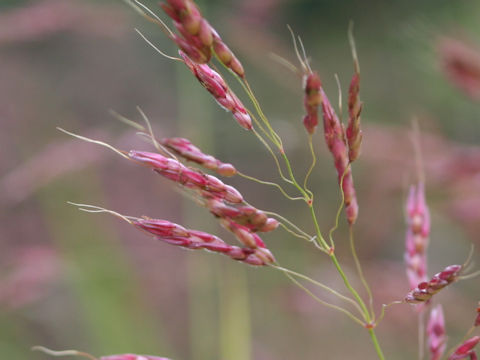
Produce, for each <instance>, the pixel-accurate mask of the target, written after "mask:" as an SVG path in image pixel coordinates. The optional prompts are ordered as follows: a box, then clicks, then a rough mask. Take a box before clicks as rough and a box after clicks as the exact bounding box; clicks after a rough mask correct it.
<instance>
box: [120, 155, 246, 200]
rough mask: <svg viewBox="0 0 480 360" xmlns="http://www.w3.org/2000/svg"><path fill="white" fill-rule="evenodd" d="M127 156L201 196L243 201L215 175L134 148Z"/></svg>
mask: <svg viewBox="0 0 480 360" xmlns="http://www.w3.org/2000/svg"><path fill="white" fill-rule="evenodd" d="M128 156H129V157H130V158H131V159H132V160H135V161H138V162H140V163H142V164H144V165H147V166H149V167H151V168H152V169H153V170H154V171H155V172H157V173H158V174H160V175H162V176H163V177H165V178H167V179H169V180H172V181H174V182H176V183H178V184H180V185H182V186H184V187H186V188H188V189H192V190H196V191H197V192H198V193H199V194H201V196H203V197H206V198H216V199H222V200H226V201H228V202H231V203H235V204H239V203H241V202H243V197H242V195H241V194H240V193H239V192H238V190H236V189H235V188H233V187H232V186H229V185H226V184H224V183H223V182H222V181H221V180H220V179H218V178H216V177H215V176H212V175H208V174H203V173H201V172H199V171H198V170H194V169H191V168H188V167H186V166H185V165H183V164H182V163H180V162H179V161H177V160H175V159H170V158H167V157H165V156H163V155H160V154H156V153H151V152H146V151H134V150H132V151H130V152H129V153H128Z"/></svg>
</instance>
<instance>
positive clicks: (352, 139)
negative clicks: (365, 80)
mask: <svg viewBox="0 0 480 360" xmlns="http://www.w3.org/2000/svg"><path fill="white" fill-rule="evenodd" d="M356 69H357V67H356ZM362 107H363V103H362V102H361V101H360V73H359V72H358V71H357V70H356V71H355V73H354V74H353V77H352V80H351V82H350V88H349V91H348V126H347V131H346V135H347V142H348V158H349V160H350V162H351V163H352V162H353V161H355V160H356V159H357V158H358V156H359V155H360V145H361V144H362V137H363V136H362V130H361V129H360V113H361V112H362Z"/></svg>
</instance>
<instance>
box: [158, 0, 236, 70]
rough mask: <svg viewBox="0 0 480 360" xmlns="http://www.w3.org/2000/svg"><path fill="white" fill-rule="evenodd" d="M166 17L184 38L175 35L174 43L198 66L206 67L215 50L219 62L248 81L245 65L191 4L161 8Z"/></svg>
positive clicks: (170, 1) (176, 1)
mask: <svg viewBox="0 0 480 360" xmlns="http://www.w3.org/2000/svg"><path fill="white" fill-rule="evenodd" d="M160 6H161V7H162V9H163V10H164V11H165V13H166V14H167V15H168V16H170V17H171V18H172V20H173V23H174V25H175V27H176V28H177V30H178V31H179V33H180V34H181V36H179V35H175V34H174V35H172V39H173V41H175V43H176V44H177V45H178V47H179V48H180V49H181V50H182V51H183V52H184V53H186V54H187V55H188V57H189V58H190V59H192V60H193V61H194V62H196V63H198V64H205V63H207V62H209V61H210V59H211V57H212V49H213V51H214V52H215V53H216V54H217V56H218V59H219V60H220V61H221V62H222V63H223V64H224V65H225V66H227V67H228V68H229V69H231V70H232V71H233V72H235V73H236V74H237V75H238V76H240V77H244V76H245V71H244V69H243V66H242V64H241V63H240V61H239V60H238V59H237V58H236V56H235V55H234V54H233V52H232V51H231V50H230V49H229V48H228V46H227V45H226V44H225V43H224V42H223V41H222V38H221V37H220V36H219V35H218V33H217V32H216V31H215V30H214V29H213V28H212V26H211V25H210V24H209V23H208V21H207V20H205V19H204V18H203V16H202V14H201V13H200V10H199V9H198V7H197V6H196V5H195V3H194V2H193V1H191V0H167V3H163V4H160Z"/></svg>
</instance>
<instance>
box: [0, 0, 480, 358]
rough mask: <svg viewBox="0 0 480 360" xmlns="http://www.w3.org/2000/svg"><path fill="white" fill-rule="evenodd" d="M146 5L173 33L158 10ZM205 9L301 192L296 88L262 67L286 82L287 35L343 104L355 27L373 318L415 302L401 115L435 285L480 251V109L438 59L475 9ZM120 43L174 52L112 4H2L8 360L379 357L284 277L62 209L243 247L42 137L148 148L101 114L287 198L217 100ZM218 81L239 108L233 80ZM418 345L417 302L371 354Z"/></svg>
mask: <svg viewBox="0 0 480 360" xmlns="http://www.w3.org/2000/svg"><path fill="white" fill-rule="evenodd" d="M145 3H146V4H147V5H148V6H149V7H150V8H152V9H154V10H155V11H156V12H157V13H158V14H160V16H162V18H163V19H165V20H167V19H166V17H165V16H164V14H162V12H161V10H160V9H159V8H158V7H157V4H156V2H155V1H145ZM199 5H200V7H201V8H202V11H203V13H204V15H205V16H206V17H207V18H208V19H209V21H210V22H211V24H212V25H213V26H214V27H215V28H216V29H217V30H218V31H219V33H220V34H222V37H223V39H224V40H225V42H226V43H227V44H228V45H229V46H230V47H231V48H232V49H233V50H234V51H235V53H236V54H237V56H238V57H239V58H240V59H241V61H242V63H243V64H244V66H245V68H246V72H247V78H248V79H249V82H250V84H251V85H252V87H253V89H254V91H255V93H256V95H257V97H258V99H259V100H260V102H261V103H262V104H263V107H264V111H265V112H266V114H267V116H268V117H269V119H270V121H271V122H272V124H273V125H274V127H275V128H276V129H277V130H278V133H279V134H280V135H281V136H282V138H283V141H284V144H285V148H286V151H287V153H288V155H289V157H290V158H291V160H292V162H293V164H294V168H295V170H296V171H297V173H298V174H300V175H299V177H301V176H302V174H304V173H305V171H306V169H307V168H308V166H309V164H310V161H311V159H310V155H309V152H308V148H307V146H306V136H305V130H304V129H303V127H302V125H301V120H302V117H303V111H304V110H303V105H302V104H303V103H302V102H303V95H302V88H301V86H302V84H301V79H300V78H299V77H297V76H296V75H295V74H293V73H292V72H290V71H289V70H288V69H286V68H285V67H283V66H282V65H280V64H279V63H278V62H275V61H274V60H273V59H272V56H271V53H275V54H278V55H280V56H282V57H284V58H286V59H288V60H289V61H291V62H293V63H295V64H297V60H296V58H295V55H294V51H293V46H292V43H291V37H290V34H289V32H288V30H287V27H286V24H290V25H291V26H292V28H293V29H294V31H295V32H296V33H297V34H299V35H300V36H301V38H302V40H303V42H304V44H305V48H306V51H307V53H308V55H309V57H310V58H311V65H312V67H313V68H314V69H317V70H318V72H319V74H320V76H321V77H322V81H323V83H324V86H325V89H326V91H327V93H328V94H329V96H330V99H331V101H332V103H334V104H336V103H337V92H338V90H337V85H336V82H335V78H334V74H338V76H339V79H340V83H341V85H342V88H343V96H344V100H345V97H346V93H347V89H348V84H349V81H350V78H351V76H352V73H353V66H352V59H351V54H350V48H349V44H348V38H347V29H348V24H349V22H350V21H351V20H352V21H354V24H355V30H354V33H355V39H356V43H357V50H358V54H359V59H360V65H361V71H362V84H361V97H362V100H363V101H364V111H363V116H362V121H363V127H364V147H363V154H362V157H361V158H360V160H359V161H358V162H357V163H356V164H355V165H354V166H353V171H354V178H355V181H356V188H357V193H358V197H359V202H360V218H359V221H358V225H357V226H356V230H355V231H356V235H355V237H356V242H357V245H358V252H359V255H360V258H361V260H362V263H363V265H364V267H365V272H366V275H367V278H368V279H369V280H370V283H371V285H372V288H373V290H374V293H375V298H376V302H375V306H376V309H377V311H379V309H380V306H381V304H382V303H388V302H390V301H393V300H397V299H401V298H402V297H403V296H404V295H405V293H406V292H407V291H408V283H407V279H406V276H405V269H404V264H403V252H404V234H405V224H404V201H405V195H406V192H407V189H408V185H409V184H410V183H412V182H413V181H415V179H416V175H415V166H414V165H415V164H414V152H413V145H412V141H411V136H410V131H411V130H410V129H411V120H412V118H414V117H416V118H417V119H418V122H419V124H420V127H421V129H422V150H423V157H424V162H425V171H426V177H427V197H428V202H429V205H430V210H431V213H432V235H431V243H430V248H429V274H430V275H433V274H434V273H436V272H438V271H440V270H441V269H443V268H444V267H445V266H447V265H449V264H453V263H463V262H464V260H465V258H466V257H467V254H468V252H469V248H470V243H476V244H477V245H478V242H479V241H478V230H480V211H479V210H480V182H479V179H480V177H479V174H480V148H479V147H478V144H479V136H480V103H479V101H476V100H475V99H473V98H472V97H469V96H467V95H466V94H465V93H464V92H462V91H461V89H459V88H458V87H456V86H455V85H454V84H452V83H451V82H450V81H449V79H448V77H447V76H446V75H445V72H444V71H443V70H444V68H443V67H442V60H441V59H442V58H441V52H439V44H441V42H442V41H443V40H442V39H445V38H446V37H449V38H456V39H459V40H460V41H464V42H466V43H468V44H474V45H473V46H475V45H478V44H479V43H480V38H479V36H478V34H479V33H480V2H478V1H463V0H462V1H451V0H450V1H447V0H435V1H434V0H426V1H422V2H418V1H413V0H408V1H390V2H386V1H378V0H368V1H359V0H357V1H353V0H352V1H333V0H322V1H313V0H312V1H302V0H243V1H206V0H204V1H201V2H199ZM134 28H139V29H141V31H142V32H143V33H144V34H146V35H147V36H148V38H149V39H150V40H152V41H153V42H154V43H155V44H156V45H157V46H158V47H159V48H160V49H162V50H163V51H165V52H166V53H168V54H171V55H175V53H176V50H175V47H174V46H173V44H172V43H171V42H170V41H169V40H168V39H166V38H165V36H164V34H163V33H162V32H161V31H159V29H158V28H156V27H155V26H154V25H152V24H150V23H148V22H146V21H145V20H144V19H143V18H141V17H139V16H138V15H137V14H136V13H134V12H133V11H132V10H131V9H130V8H129V7H128V6H126V5H125V4H124V3H123V2H122V1H81V0H70V1H64V0H38V1H13V0H2V1H1V2H0V145H1V151H0V356H1V358H2V359H10V360H14V359H15V360H16V359H39V360H41V359H48V358H49V357H48V356H46V355H44V354H40V353H32V352H31V351H30V347H31V346H33V345H44V346H47V347H50V348H54V349H72V348H74V349H78V350H82V351H86V352H89V353H92V354H94V355H97V356H101V355H107V354H115V353H125V352H131V353H140V354H155V355H162V356H166V357H171V358H172V359H176V360H182V359H195V360H207V359H209V360H212V359H219V360H220V359H223V360H248V359H260V360H270V359H272V360H273V359H275V360H276V359H332V360H335V359H346V358H355V359H373V358H375V355H374V352H373V348H372V346H371V344H370V339H369V337H368V335H367V333H366V332H365V331H362V329H361V328H360V327H359V326H357V325H355V324H353V323H352V322H351V321H349V319H346V318H345V317H344V316H342V315H341V314H340V315H339V314H337V313H334V312H332V311H331V310H329V309H326V308H323V307H321V306H320V305H318V304H317V303H315V302H314V301H313V300H311V299H310V298H309V297H308V296H307V295H306V294H304V293H303V292H302V291H301V290H300V289H298V288H296V287H295V285H293V284H292V283H291V282H289V280H288V279H287V278H286V277H285V276H283V275H282V274H281V273H279V272H277V271H274V270H272V269H266V268H253V267H248V266H245V265H244V264H241V263H235V262H232V261H231V260H230V259H228V258H225V257H221V256H217V255H215V254H210V253H206V252H192V251H183V250H182V249H178V248H175V247H172V246H169V245H166V244H162V243H158V242H156V241H154V240H153V239H150V238H148V237H146V236H145V235H144V234H142V233H141V232H138V231H136V230H135V229H132V228H131V227H130V226H129V225H128V224H126V223H124V222H122V221H120V220H118V219H116V218H113V217H111V216H109V215H105V214H98V215H94V214H86V213H82V212H79V211H78V210H77V209H76V208H75V207H74V206H71V205H68V204H67V203H66V202H67V201H73V202H78V203H86V204H93V205H98V206H102V207H105V208H108V209H112V210H115V211H118V212H120V213H122V214H126V215H131V216H142V215H146V216H150V217H154V218H161V219H168V220H171V221H173V222H176V223H181V224H183V225H185V226H186V227H188V228H193V229H199V230H204V231H209V232H212V233H215V234H218V235H220V236H221V237H222V238H224V239H226V240H227V241H228V242H233V241H235V240H234V239H232V238H231V236H230V235H229V234H227V233H226V232H225V231H223V230H220V229H219V228H218V226H217V225H216V222H215V221H214V219H213V218H212V217H211V216H210V215H209V214H208V213H207V211H206V210H205V209H202V208H199V207H197V206H196V205H195V204H193V203H192V202H191V201H190V200H188V199H185V198H184V197H182V196H181V194H179V193H177V192H176V191H174V189H173V187H172V186H171V184H169V183H168V182H167V181H163V180H162V179H159V178H158V177H156V176H154V174H152V173H151V172H150V171H147V170H146V169H144V168H142V167H138V166H135V164H131V163H127V162H126V161H124V159H122V158H120V157H118V156H115V155H114V154H113V153H111V152H109V151H108V150H106V149H104V148H101V147H98V146H95V145H93V144H87V143H83V142H81V141H79V140H75V139H72V138H69V137H68V136H66V135H64V134H62V133H60V132H59V131H57V130H56V129H55V127H57V126H60V127H62V128H65V129H67V130H71V131H74V132H76V133H79V134H82V135H85V136H89V137H92V138H96V139H102V140H104V141H107V142H109V143H111V144H113V145H115V146H116V147H118V148H121V149H124V150H129V149H141V150H151V147H150V146H149V145H148V144H147V143H145V142H144V141H142V139H140V138H139V137H138V136H136V135H135V130H134V129H132V128H129V127H127V126H126V125H125V124H122V123H120V122H118V121H116V120H115V119H114V118H112V117H111V116H110V115H109V114H108V110H109V109H114V110H115V111H117V112H119V113H121V114H123V115H125V116H127V117H129V118H131V119H134V120H136V121H141V118H140V116H139V114H138V112H137V110H136V106H140V107H141V108H142V109H143V111H145V113H146V114H147V116H148V117H149V118H150V120H151V122H152V125H153V128H154V131H155V134H156V135H157V136H158V137H163V136H168V137H172V136H182V137H187V138H189V139H190V140H191V141H192V142H193V143H195V144H196V145H198V146H200V147H201V148H202V149H204V150H205V151H206V152H209V153H211V154H215V155H216V156H217V157H218V158H220V159H222V160H223V161H225V162H231V163H233V164H235V166H236V167H237V168H238V169H239V170H240V171H242V172H244V173H247V174H249V175H252V176H256V177H258V178H260V179H264V180H270V181H279V179H278V176H277V175H276V172H275V166H274V163H273V161H271V158H270V156H269V154H268V153H267V152H266V151H265V149H264V148H263V147H262V146H261V144H259V143H258V141H256V139H255V137H254V136H252V135H251V134H250V133H248V132H246V131H244V130H243V129H242V128H240V127H239V126H238V125H237V124H236V123H235V121H234V120H233V119H232V118H231V116H230V114H227V113H225V112H224V111H223V110H221V109H220V108H219V107H218V106H217V104H215V103H214V101H213V100H212V99H211V96H210V94H208V93H207V92H206V91H205V90H204V89H203V88H202V87H201V86H200V85H199V84H198V82H197V81H196V79H195V78H194V77H193V76H192V75H191V73H189V72H188V70H187V68H186V67H185V66H184V65H182V64H180V63H175V62H172V61H170V60H168V59H166V58H163V57H162V56H160V55H158V54H157V53H155V51H154V50H153V49H152V48H151V47H149V46H148V45H147V44H146V43H145V42H144V41H143V40H142V39H141V38H140V37H139V36H138V35H137V34H136V33H135V31H134ZM226 79H227V80H228V82H229V83H230V84H231V85H232V87H233V88H234V89H235V90H236V91H237V94H239V96H240V97H241V98H242V99H243V100H244V102H245V104H248V102H247V99H246V98H245V96H243V94H242V93H241V89H240V88H239V87H238V86H237V84H235V83H234V79H233V78H231V77H229V76H228V75H226ZM343 105H344V106H346V105H345V103H344V104H343ZM320 130H321V129H319V131H317V134H316V136H315V139H314V140H315V149H316V151H317V153H318V156H319V161H318V164H317V167H316V169H315V171H314V174H313V175H312V178H311V180H310V184H311V187H312V189H313V190H314V191H315V193H316V203H315V206H316V208H317V210H318V211H317V213H318V214H319V222H320V225H321V227H322V229H323V231H324V232H326V231H327V230H328V229H329V228H330V227H331V226H332V225H333V223H334V218H335V212H336V209H337V207H338V203H339V201H340V195H339V193H338V190H337V186H336V179H335V172H334V168H333V166H332V161H331V158H330V157H329V156H328V155H329V154H328V153H327V151H326V146H325V144H324V142H323V138H322V132H321V131H320ZM227 182H228V183H229V184H232V185H234V186H235V187H236V188H238V189H239V190H240V191H241V192H242V194H243V195H244V197H245V198H246V199H247V201H249V202H250V203H251V204H253V205H255V206H257V207H258V208H260V209H268V210H272V211H276V212H279V213H281V214H282V215H284V216H286V217H288V218H290V219H292V220H294V221H295V223H296V224H298V225H300V226H302V228H304V229H305V230H306V231H307V232H309V233H311V232H313V226H312V224H311V221H310V219H309V215H308V212H307V209H306V207H305V206H304V204H301V203H297V202H295V203H292V202H289V201H286V200H284V199H283V198H282V196H281V194H280V193H279V192H278V191H277V190H276V189H274V188H269V187H265V186H262V185H259V184H255V183H251V182H248V181H246V180H243V179H241V178H232V179H228V181H227ZM289 190H290V192H291V193H293V190H294V189H291V188H290V189H289ZM345 225H346V224H345V221H344V219H343V217H341V227H340V229H339V230H338V232H337V233H336V244H337V252H338V254H339V257H340V258H341V260H342V261H343V263H344V264H345V267H346V269H347V272H348V273H349V274H351V275H352V277H353V278H355V272H354V266H353V263H352V259H351V256H350V255H349V248H348V237H347V236H348V234H347V229H346V226H345ZM265 240H266V242H267V243H268V247H269V248H270V249H271V250H272V252H273V253H274V254H275V256H276V257H277V259H278V260H279V261H280V263H281V264H282V265H283V266H285V267H288V268H291V269H294V270H296V271H300V272H303V273H306V274H308V275H309V276H312V277H314V278H316V279H321V280H322V281H324V282H325V283H328V284H329V285H331V286H332V287H335V288H338V289H341V290H343V287H342V283H341V281H340V280H341V279H339V278H338V276H337V275H336V273H335V272H334V269H333V268H332V267H331V265H330V263H329V261H328V259H327V258H326V257H325V256H324V255H323V254H321V253H319V252H318V251H316V250H315V249H314V247H313V246H312V245H311V244H308V243H306V242H302V240H300V239H297V238H294V237H292V236H290V235H289V234H288V233H286V232H284V231H283V230H282V229H278V230H276V231H275V232H273V233H269V234H267V235H265ZM477 247H478V246H477ZM474 258H475V259H477V260H478V252H476V253H475V255H474ZM356 284H357V285H360V284H359V283H358V282H356ZM322 296H326V295H325V294H322ZM326 298H327V299H329V298H328V296H326ZM329 300H332V301H334V300H333V299H329ZM478 300H480V294H479V291H478V278H477V279H472V280H469V281H468V282H467V281H465V282H460V283H458V284H456V285H454V286H453V287H452V288H451V289H449V290H447V291H445V292H444V293H441V294H439V295H438V301H439V302H441V303H443V304H444V310H445V312H446V321H447V331H448V335H449V346H453V345H454V344H456V343H457V342H458V341H460V338H461V337H462V336H463V334H464V333H465V331H466V330H467V329H468V328H469V327H470V326H471V323H472V322H473V319H474V316H475V308H476V303H477V301H478ZM416 329H417V320H416V315H415V312H414V311H413V310H412V309H411V308H410V307H409V306H406V305H398V306H397V307H392V308H391V310H389V311H388V312H387V314H386V317H385V320H384V322H382V323H381V324H380V325H379V327H378V336H379V338H380V342H381V343H382V345H383V348H384V351H385V353H386V355H387V358H388V359H391V360H395V359H407V358H408V359H411V358H414V357H415V356H416V354H417V330H416Z"/></svg>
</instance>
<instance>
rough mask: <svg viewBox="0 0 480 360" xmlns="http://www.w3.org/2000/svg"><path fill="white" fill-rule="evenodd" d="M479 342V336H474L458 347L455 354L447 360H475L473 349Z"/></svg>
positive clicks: (475, 355)
mask: <svg viewBox="0 0 480 360" xmlns="http://www.w3.org/2000/svg"><path fill="white" fill-rule="evenodd" d="M479 342H480V336H474V337H472V338H470V339H468V340H467V341H465V342H464V343H463V344H462V345H460V346H459V347H458V348H457V349H456V350H455V352H454V353H453V354H452V355H451V356H450V357H449V358H448V360H462V359H467V358H470V360H477V359H478V358H477V354H476V353H475V351H473V348H474V347H475V346H477V344H478V343H479Z"/></svg>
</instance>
